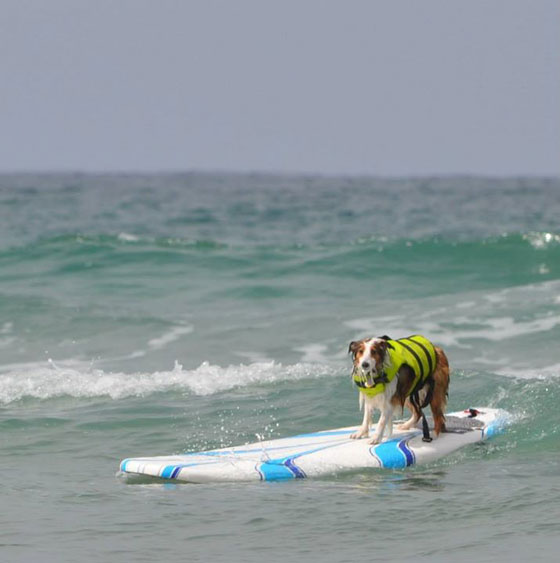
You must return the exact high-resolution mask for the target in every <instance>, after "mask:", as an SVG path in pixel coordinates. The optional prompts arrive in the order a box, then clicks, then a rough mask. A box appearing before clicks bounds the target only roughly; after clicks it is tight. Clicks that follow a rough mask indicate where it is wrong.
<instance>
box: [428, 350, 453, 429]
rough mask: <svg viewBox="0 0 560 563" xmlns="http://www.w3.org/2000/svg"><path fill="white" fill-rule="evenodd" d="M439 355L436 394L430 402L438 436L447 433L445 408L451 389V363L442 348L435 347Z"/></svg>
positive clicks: (436, 372)
mask: <svg viewBox="0 0 560 563" xmlns="http://www.w3.org/2000/svg"><path fill="white" fill-rule="evenodd" d="M435 350H436V355H437V363H436V369H435V371H434V381H435V385H434V392H433V394H432V399H431V401H430V409H431V411H432V416H433V417H434V432H435V434H436V436H437V435H438V434H440V433H441V432H445V416H444V414H443V413H444V412H445V407H446V405H447V392H448V389H449V362H448V361H447V356H446V355H445V354H444V352H443V350H442V349H441V348H438V347H437V346H436V347H435Z"/></svg>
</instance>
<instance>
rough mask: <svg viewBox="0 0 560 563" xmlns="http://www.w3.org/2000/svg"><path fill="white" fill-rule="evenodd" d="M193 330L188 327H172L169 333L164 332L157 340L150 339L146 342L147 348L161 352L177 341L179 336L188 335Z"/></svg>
mask: <svg viewBox="0 0 560 563" xmlns="http://www.w3.org/2000/svg"><path fill="white" fill-rule="evenodd" d="M193 330H194V329H193V327H192V326H190V325H181V326H177V327H174V328H172V329H171V330H170V331H168V332H166V333H165V334H162V335H161V336H159V337H157V338H152V339H151V340H150V341H149V342H148V346H149V347H150V348H151V349H152V350H161V349H162V348H165V346H167V345H168V344H170V343H171V342H175V340H179V338H181V336H184V335H185V334H190V333H191V332H193Z"/></svg>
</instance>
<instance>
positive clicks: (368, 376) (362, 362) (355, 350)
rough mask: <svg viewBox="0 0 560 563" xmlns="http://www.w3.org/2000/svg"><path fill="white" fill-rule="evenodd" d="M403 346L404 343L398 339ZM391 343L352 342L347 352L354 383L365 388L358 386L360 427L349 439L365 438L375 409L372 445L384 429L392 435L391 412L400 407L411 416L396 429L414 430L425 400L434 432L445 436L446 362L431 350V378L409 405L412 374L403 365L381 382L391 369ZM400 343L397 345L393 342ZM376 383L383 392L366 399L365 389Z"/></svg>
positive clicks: (380, 340)
mask: <svg viewBox="0 0 560 563" xmlns="http://www.w3.org/2000/svg"><path fill="white" fill-rule="evenodd" d="M401 340H402V341H403V342H404V341H406V340H407V339H401ZM391 342H395V341H391V340H390V339H388V338H387V337H383V338H366V339H363V340H359V341H356V342H351V343H350V346H349V349H348V351H349V352H350V353H352V356H353V363H354V372H353V377H354V381H356V378H359V379H360V381H363V382H364V384H363V385H360V393H359V400H360V410H362V409H363V411H364V418H363V421H362V425H361V426H360V427H359V428H358V430H357V432H355V433H353V434H351V435H350V437H351V438H367V437H368V436H369V427H370V424H371V417H372V414H373V411H374V409H376V408H377V409H379V410H380V411H381V415H380V417H379V422H378V424H377V428H376V430H375V433H374V434H373V436H372V440H371V442H370V443H371V444H378V443H380V442H381V440H382V438H383V434H384V432H385V428H386V427H388V438H390V437H391V435H392V432H393V412H394V411H395V408H397V407H400V409H401V412H403V408H404V406H406V407H407V408H408V409H409V410H410V411H411V413H412V416H411V417H410V419H409V420H407V421H406V422H404V423H402V424H400V425H399V427H398V429H399V430H410V429H411V428H413V427H415V426H416V424H417V423H418V421H419V420H420V417H421V416H422V413H421V411H420V409H419V406H422V407H423V406H425V405H424V403H425V401H426V399H427V400H428V401H429V405H430V408H431V411H432V415H433V419H434V432H435V434H436V436H437V435H439V434H440V433H441V432H445V417H444V412H445V407H446V405H447V391H448V388H449V362H448V360H447V357H446V355H445V353H444V352H443V350H442V349H441V348H438V347H437V346H433V350H434V351H435V366H432V367H433V371H432V373H431V374H430V376H429V377H428V378H427V379H426V380H425V381H424V383H423V384H420V385H421V387H420V388H419V389H416V391H417V395H416V397H417V399H418V401H411V397H410V395H411V393H412V391H413V384H414V380H415V372H414V370H413V368H411V367H410V366H409V365H407V364H406V363H404V364H402V365H401V366H400V367H399V368H398V371H397V372H396V375H395V376H394V377H393V378H392V379H391V380H390V381H386V380H384V379H381V378H382V376H384V374H385V370H386V369H387V370H389V369H390V367H391V355H390V354H389V353H388V347H391ZM396 342H400V341H396ZM376 381H383V382H384V389H383V391H382V392H379V393H378V394H376V395H374V396H368V394H367V389H368V388H371V387H374V386H375V385H376V384H377V383H376Z"/></svg>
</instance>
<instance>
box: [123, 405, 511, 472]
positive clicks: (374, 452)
mask: <svg viewBox="0 0 560 563" xmlns="http://www.w3.org/2000/svg"><path fill="white" fill-rule="evenodd" d="M473 415H474V416H473ZM510 419H511V416H510V415H509V414H508V413H507V412H506V411H504V410H500V409H492V408H483V407H477V408H476V409H471V408H469V409H465V410H464V411H458V412H452V413H449V414H447V415H446V427H447V431H446V432H445V433H442V434H440V435H439V436H438V437H437V438H436V437H434V439H433V440H432V441H431V442H425V441H423V439H422V437H423V434H422V430H421V428H413V429H411V430H406V431H399V430H394V432H393V435H392V436H391V438H389V439H386V440H384V441H383V442H381V443H380V444H375V445H372V444H370V439H368V438H364V439H361V440H353V439H351V438H350V434H351V433H352V432H354V431H355V430H356V427H347V428H335V429H332V430H322V431H319V432H311V433H306V434H299V435H297V436H290V437H287V438H278V439H274V440H266V441H262V442H255V443H252V444H245V445H242V446H234V447H230V448H221V449H217V450H209V451H202V452H193V453H186V454H181V455H169V456H157V457H138V458H128V459H125V460H123V461H122V462H121V464H120V470H121V472H123V473H125V474H136V475H146V476H152V477H158V478H163V479H173V480H177V481H186V482H191V483H217V482H228V481H231V482H236V481H259V480H260V481H282V480H287V479H303V478H308V477H323V476H328V475H337V474H341V473H344V472H348V471H355V470H359V469H368V468H372V469H383V468H385V469H402V468H406V467H408V466H410V465H414V464H417V463H418V464H421V463H428V462H431V461H434V460H437V459H439V458H441V457H443V456H445V455H448V454H450V453H452V452H454V451H455V450H457V449H459V448H461V447H463V446H467V445H469V444H473V443H475V442H480V441H483V440H486V439H488V438H490V437H492V436H493V435H495V434H497V433H501V432H503V431H504V430H505V428H506V426H507V424H508V422H509V420H510ZM395 426H396V425H395ZM374 429H375V425H372V429H371V433H370V435H371V434H372V433H373V430H374Z"/></svg>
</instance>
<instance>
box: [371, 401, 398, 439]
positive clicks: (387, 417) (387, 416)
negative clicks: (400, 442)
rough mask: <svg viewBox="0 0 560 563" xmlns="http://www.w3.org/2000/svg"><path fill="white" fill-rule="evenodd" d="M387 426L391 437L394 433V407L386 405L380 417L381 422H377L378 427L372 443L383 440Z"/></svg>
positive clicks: (388, 435)
mask: <svg viewBox="0 0 560 563" xmlns="http://www.w3.org/2000/svg"><path fill="white" fill-rule="evenodd" d="M386 427H388V432H387V439H389V438H390V437H391V436H392V435H393V409H392V407H386V408H384V409H383V410H382V411H381V416H380V417H379V422H378V423H377V428H376V429H375V432H374V433H373V436H372V439H371V442H370V444H379V443H380V442H381V440H382V439H383V434H384V433H385V428H386Z"/></svg>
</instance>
